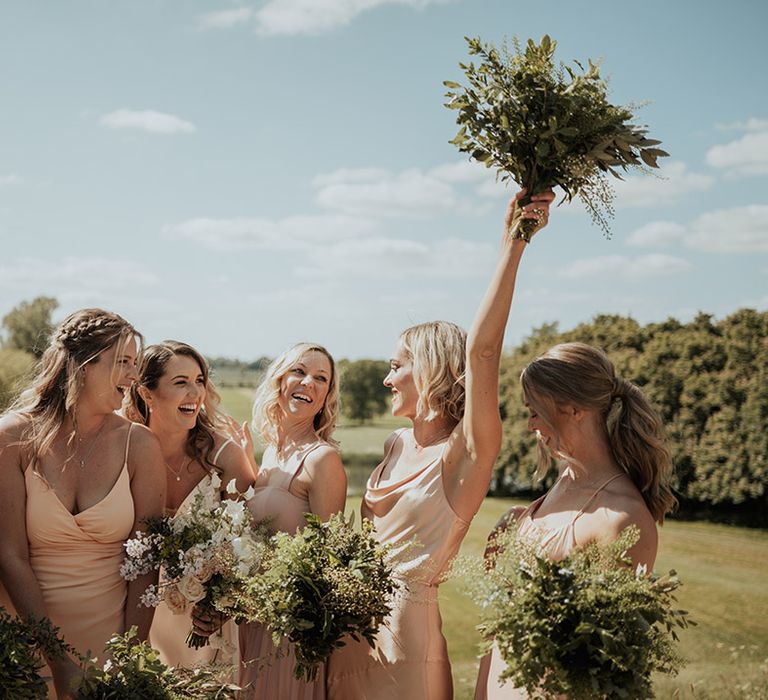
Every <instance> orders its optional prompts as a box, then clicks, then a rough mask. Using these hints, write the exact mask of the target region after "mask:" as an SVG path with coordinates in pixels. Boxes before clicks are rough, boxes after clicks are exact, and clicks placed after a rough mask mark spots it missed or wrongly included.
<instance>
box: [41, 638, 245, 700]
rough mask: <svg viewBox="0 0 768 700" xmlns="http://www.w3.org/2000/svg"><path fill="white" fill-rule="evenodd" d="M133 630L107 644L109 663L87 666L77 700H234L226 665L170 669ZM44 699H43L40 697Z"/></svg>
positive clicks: (229, 672) (232, 686) (232, 687)
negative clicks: (138, 639) (138, 640)
mask: <svg viewBox="0 0 768 700" xmlns="http://www.w3.org/2000/svg"><path fill="white" fill-rule="evenodd" d="M135 636H136V628H135V627H133V628H132V629H131V630H130V631H128V632H126V633H125V634H123V635H115V636H114V637H112V639H110V640H109V642H108V643H107V656H108V660H107V661H106V662H105V663H104V666H103V667H102V668H98V667H96V666H90V667H88V668H87V669H86V672H85V676H84V678H83V680H82V682H81V684H80V687H79V688H78V693H77V697H78V700H137V699H138V698H141V700H234V698H235V697H236V693H237V691H238V690H239V688H238V687H237V686H235V685H232V684H230V683H229V682H228V681H227V680H226V677H227V676H228V675H230V674H231V673H232V668H231V667H229V666H217V665H216V664H208V665H205V666H200V667H198V668H181V667H179V668H170V667H168V666H166V665H165V664H164V663H163V662H162V661H160V656H159V653H158V652H157V651H156V650H155V649H153V648H152V647H151V646H149V644H147V643H146V642H141V643H137V641H136V640H135V639H134V637H135ZM43 697H45V696H43Z"/></svg>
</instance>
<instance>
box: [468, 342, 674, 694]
mask: <svg viewBox="0 0 768 700" xmlns="http://www.w3.org/2000/svg"><path fill="white" fill-rule="evenodd" d="M520 381H521V382H522V385H523V394H524V396H525V404H526V406H527V407H528V410H529V415H530V417H529V419H528V428H529V429H530V430H534V431H536V433H537V435H538V438H539V472H538V473H539V475H540V476H544V474H545V473H546V472H547V471H548V470H549V467H550V465H551V462H552V458H555V459H556V460H557V461H558V471H559V476H558V479H557V481H556V482H555V484H554V485H553V486H552V488H551V489H550V490H549V491H548V492H547V493H546V494H545V495H544V496H542V497H541V498H538V499H537V500H535V501H534V502H533V503H531V505H530V506H528V507H527V508H513V509H512V510H510V511H508V512H507V513H505V515H504V516H502V518H501V520H500V521H499V523H498V525H497V529H502V528H505V527H506V526H507V525H508V523H510V522H512V521H516V522H517V533H516V536H517V537H524V538H526V539H529V540H532V541H535V542H538V543H539V544H540V545H541V546H542V547H543V549H544V551H546V552H547V554H548V556H550V557H551V558H552V559H554V560H559V559H563V558H564V557H566V556H568V554H570V552H571V551H572V550H573V549H574V547H578V546H580V545H585V544H588V543H590V542H608V541H611V540H614V539H616V538H617V537H618V535H619V533H620V532H621V531H622V530H623V529H624V528H626V527H627V526H629V525H636V526H637V527H638V529H639V530H640V539H639V540H638V542H637V544H636V545H635V546H634V547H633V548H632V549H631V550H630V551H629V555H630V557H631V558H632V561H633V562H634V563H635V564H642V565H644V566H645V567H647V568H648V570H652V569H653V564H654V561H655V559H656V550H657V548H658V537H657V533H656V523H657V522H658V523H660V524H661V523H663V522H664V516H665V515H666V514H667V513H668V512H669V511H670V510H672V508H673V507H674V505H675V497H674V495H673V494H672V491H671V489H670V486H669V480H670V477H671V474H672V460H671V458H670V454H669V451H668V450H667V448H666V445H665V440H664V434H663V428H662V423H661V420H660V418H659V416H658V415H657V413H656V411H655V410H654V409H653V407H652V406H651V405H650V403H649V402H648V400H647V399H646V398H645V396H644V395H643V392H642V391H641V390H640V389H639V387H637V386H636V385H635V384H632V383H631V382H629V381H627V380H626V379H623V378H622V377H619V376H617V375H616V372H615V370H614V367H613V364H612V363H611V361H610V360H609V359H608V357H607V356H606V355H605V353H603V352H602V351H601V350H599V349H598V348H594V347H591V346H589V345H585V344H583V343H566V344H563V345H556V346H555V347H553V348H551V349H550V350H548V351H547V352H546V353H544V354H543V355H542V356H541V357H538V358H536V359H535V360H534V361H533V362H531V363H530V364H529V365H528V366H527V367H526V368H525V369H524V370H523V373H522V375H521V376H520ZM494 532H496V530H494ZM503 669H504V661H503V660H502V659H501V656H500V655H499V652H498V650H497V649H496V648H494V649H493V650H492V652H491V654H489V655H488V656H486V657H485V658H484V659H483V660H482V662H481V664H480V673H479V676H478V682H477V687H476V691H475V698H476V699H477V700H486V699H487V700H491V699H499V700H502V699H504V700H508V699H513V698H514V699H517V698H520V699H521V700H522V699H523V698H527V697H528V695H527V693H526V692H525V690H522V689H519V688H513V687H512V686H511V685H509V684H506V685H504V686H500V685H499V682H498V676H499V674H500V673H501V672H502V671H503Z"/></svg>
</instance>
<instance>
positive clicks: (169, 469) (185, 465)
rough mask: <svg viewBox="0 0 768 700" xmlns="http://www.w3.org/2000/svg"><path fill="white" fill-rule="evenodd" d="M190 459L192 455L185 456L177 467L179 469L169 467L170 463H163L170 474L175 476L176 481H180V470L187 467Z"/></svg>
mask: <svg viewBox="0 0 768 700" xmlns="http://www.w3.org/2000/svg"><path fill="white" fill-rule="evenodd" d="M191 461H192V457H187V458H186V459H185V460H184V461H183V462H182V463H181V466H180V467H179V471H175V470H174V469H173V467H171V465H170V464H168V462H166V463H165V468H166V469H167V470H168V471H169V472H171V474H173V475H174V476H175V477H176V481H181V472H182V471H184V467H188V466H189V463H190V462H191Z"/></svg>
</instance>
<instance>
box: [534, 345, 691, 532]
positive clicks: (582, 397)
mask: <svg viewBox="0 0 768 700" xmlns="http://www.w3.org/2000/svg"><path fill="white" fill-rule="evenodd" d="M520 381H521V382H522V385H523V393H524V394H525V398H526V401H527V402H528V403H529V405H530V406H531V408H532V409H533V410H534V411H535V412H536V413H538V414H539V416H540V417H541V419H542V420H543V421H544V422H545V423H546V424H547V426H548V427H549V428H550V429H551V430H552V432H553V434H554V435H555V436H557V430H556V428H555V420H554V416H555V415H556V412H557V408H558V405H561V404H571V405H573V406H579V407H582V408H585V409H588V410H592V411H595V412H596V413H598V414H599V415H600V416H602V419H603V421H604V422H605V430H606V435H607V438H608V443H609V445H610V448H611V451H612V453H613V458H614V459H615V461H616V463H617V464H618V465H619V467H620V468H621V469H622V470H623V471H624V472H626V474H627V475H628V476H629V477H630V478H631V479H632V481H633V483H634V484H635V486H637V488H638V490H639V491H640V493H641V494H642V496H643V499H644V500H645V503H646V505H647V506H648V510H649V511H650V512H651V515H653V517H654V519H655V520H656V521H658V522H659V523H663V522H664V516H665V515H666V513H668V512H670V511H671V510H672V509H673V508H674V507H675V505H676V503H677V499H676V498H675V496H674V495H673V493H672V489H671V488H670V485H669V482H670V479H671V476H672V458H671V456H670V453H669V450H668V448H667V445H666V438H665V434H664V426H663V424H662V422H661V419H660V418H659V415H658V413H657V412H656V411H655V409H654V408H653V406H651V404H650V402H649V401H648V399H647V398H646V397H645V395H644V394H643V392H642V391H641V390H640V387H638V386H637V385H635V384H633V383H632V382H630V381H627V380H626V379H624V378H622V377H619V376H617V375H616V371H615V369H614V367H613V364H612V363H611V361H610V360H609V359H608V357H607V355H606V354H605V353H604V352H603V351H602V350H599V349H598V348H595V347H592V346H591V345H586V344H584V343H563V344H561V345H555V346H554V347H553V348H550V349H549V350H547V352H545V353H544V354H543V355H541V356H540V357H538V358H536V359H535V360H534V361H533V362H531V363H530V364H529V365H528V366H527V367H526V368H525V369H524V370H523V372H522V374H521V375H520ZM555 452H560V453H561V454H562V452H561V450H560V444H559V438H557V444H556V447H555ZM551 459H552V457H551V455H550V454H549V453H548V451H547V450H546V448H545V447H544V446H543V445H542V444H541V443H539V468H538V470H537V475H538V476H539V477H543V476H544V474H545V473H546V471H547V470H548V469H549V466H550V464H551Z"/></svg>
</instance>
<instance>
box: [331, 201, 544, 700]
mask: <svg viewBox="0 0 768 700" xmlns="http://www.w3.org/2000/svg"><path fill="white" fill-rule="evenodd" d="M521 195H522V193H521V194H520V195H518V196H517V197H516V198H515V200H513V201H512V202H510V205H509V207H508V209H507V213H506V216H505V220H504V234H503V238H502V243H501V251H500V255H499V261H498V263H497V266H496V270H495V272H494V274H493V277H492V279H491V283H490V286H489V288H488V291H487V292H486V295H485V297H484V299H483V301H482V303H481V305H480V309H479V310H478V312H477V316H476V317H475V321H474V323H473V325H472V329H471V331H470V333H469V336H468V337H467V336H466V335H465V333H464V331H462V330H461V329H460V328H459V327H457V326H455V325H453V324H451V323H446V322H443V321H438V322H435V323H425V324H421V325H418V326H413V327H412V328H408V329H407V330H405V331H404V332H403V333H402V334H401V336H400V340H399V341H398V343H397V346H396V347H395V351H394V354H393V356H392V359H391V369H390V372H389V374H388V375H387V377H386V379H385V380H384V384H385V385H386V386H388V387H389V388H390V389H391V390H392V413H393V414H394V415H396V416H401V417H404V418H408V419H410V421H411V427H410V428H408V429H403V430H398V431H396V432H394V433H393V434H392V435H390V436H389V438H388V439H387V441H386V443H385V445H384V450H385V454H384V459H383V461H382V462H381V464H379V466H378V467H377V468H376V469H375V470H374V472H373V473H372V475H371V477H370V478H369V480H368V484H367V488H366V492H365V496H364V499H363V504H362V515H363V517H365V518H369V519H370V520H372V521H373V523H374V525H375V526H376V533H377V537H378V539H379V540H380V541H381V542H384V543H387V544H390V545H392V546H393V547H394V553H395V561H396V576H397V577H398V578H399V579H400V581H401V588H400V591H399V593H398V597H397V598H396V600H395V607H394V610H393V612H392V614H391V616H390V618H389V620H388V621H387V623H386V624H385V625H384V626H383V627H381V628H380V629H379V634H378V637H377V643H376V646H375V648H373V649H371V648H370V647H369V646H368V645H367V644H366V643H365V642H360V643H356V642H354V641H353V640H351V639H350V640H349V641H348V644H347V646H346V647H344V648H342V649H341V650H340V651H338V652H336V653H335V654H334V655H333V656H332V657H331V660H330V663H329V669H328V694H329V697H330V698H334V699H339V700H364V699H367V700H378V699H380V700H389V699H391V698H403V699H405V698H408V699H409V700H410V698H419V699H420V700H446V699H447V698H451V697H453V686H452V680H451V667H450V663H449V661H448V653H447V648H446V642H445V638H444V637H443V634H442V629H441V627H442V623H441V619H440V610H439V608H438V604H437V587H438V584H439V583H440V580H441V577H442V576H443V575H444V573H445V571H446V569H447V568H448V565H449V563H450V561H451V559H452V558H453V557H454V556H455V555H456V553H457V552H458V550H459V546H460V545H461V542H462V540H463V539H464V536H465V535H466V533H467V529H468V528H469V524H470V522H471V520H472V518H473V517H474V515H475V513H476V512H477V510H478V508H479V507H480V504H481V503H482V501H483V498H485V495H486V492H487V490H488V485H489V483H490V479H491V473H492V469H493V464H494V462H495V460H496V457H497V455H498V452H499V448H500V445H501V419H500V416H499V405H498V374H499V362H500V358H501V350H502V343H503V338H504V328H505V326H506V324H507V319H508V316H509V310H510V306H511V303H512V294H513V291H514V288H515V277H516V274H517V269H518V266H519V264H520V260H521V258H522V255H523V252H524V250H525V248H526V245H527V243H526V242H525V241H524V240H521V239H516V238H514V237H513V235H512V234H513V233H514V232H515V231H516V230H517V227H518V226H519V225H520V222H521V220H522V219H523V218H532V219H534V220H537V221H538V222H539V223H540V225H543V224H545V223H546V219H547V216H548V210H549V205H550V203H551V201H552V199H553V198H554V195H553V194H552V193H551V192H547V193H544V194H541V195H538V196H534V197H533V202H532V203H531V204H530V205H528V206H526V207H524V208H522V209H520V208H518V207H517V205H516V200H517V199H519V197H520V196H521ZM414 539H415V540H416V542H415V544H414V543H413V541H414Z"/></svg>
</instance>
